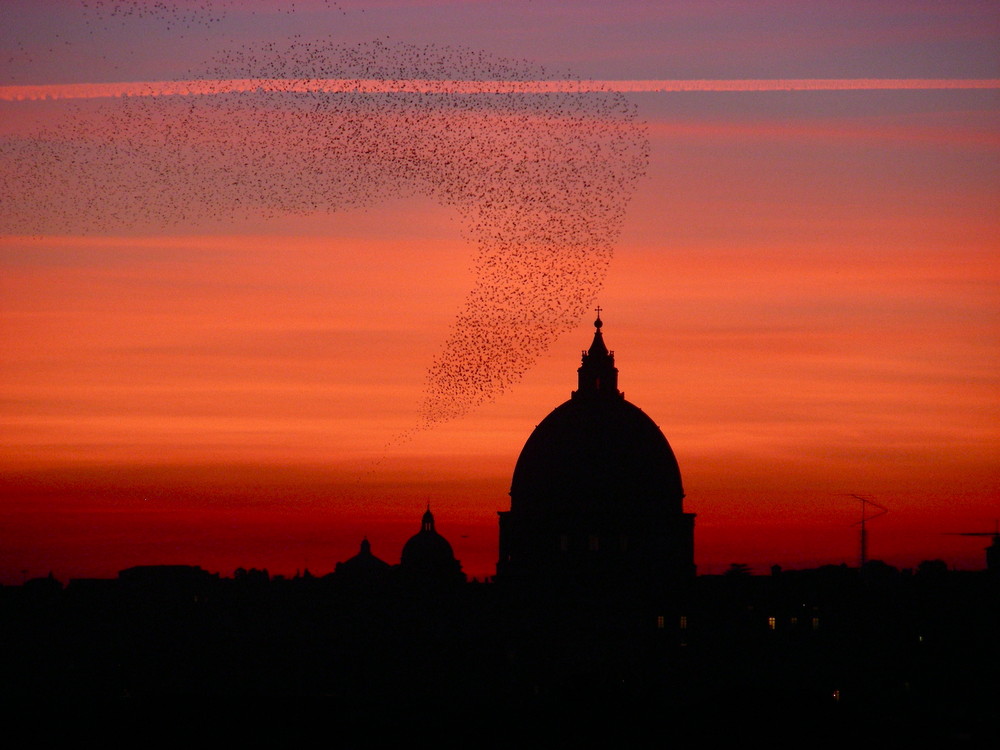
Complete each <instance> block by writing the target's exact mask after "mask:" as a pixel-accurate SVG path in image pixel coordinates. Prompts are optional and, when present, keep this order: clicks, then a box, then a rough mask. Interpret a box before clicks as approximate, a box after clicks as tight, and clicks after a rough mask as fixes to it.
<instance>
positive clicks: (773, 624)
mask: <svg viewBox="0 0 1000 750" xmlns="http://www.w3.org/2000/svg"><path fill="white" fill-rule="evenodd" d="M777 624H778V623H777V621H776V620H775V619H774V618H773V617H768V618H767V627H768V628H770V629H771V630H774V629H775V627H777Z"/></svg>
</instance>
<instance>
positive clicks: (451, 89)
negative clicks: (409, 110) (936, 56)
mask: <svg viewBox="0 0 1000 750" xmlns="http://www.w3.org/2000/svg"><path fill="white" fill-rule="evenodd" d="M942 89H943V90H949V89H1000V79H998V78H964V79H948V78H777V79H745V80H708V79H704V80H695V79H692V80H651V81H574V80H547V81H459V80H445V81H442V80H421V79H407V80H380V79H350V78H319V79H291V78H233V79H218V80H209V79H195V80H187V81H134V82H116V83H56V84H45V85H37V86H0V101H33V100H42V99H101V98H112V97H125V96H139V97H142V96H191V95H210V94H229V93H241V92H288V93H334V94H335V93H372V94H392V93H418V94H548V93H568V94H573V93H592V92H605V93H606V92H615V93H677V92H685V91H720V92H725V91H736V92H740V91H744V92H761V91H872V90H889V91H892V90H900V91H902V90H942Z"/></svg>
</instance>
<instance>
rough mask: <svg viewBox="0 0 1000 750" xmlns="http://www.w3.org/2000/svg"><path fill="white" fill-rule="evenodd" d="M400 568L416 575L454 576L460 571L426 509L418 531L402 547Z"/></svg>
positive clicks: (451, 551)
mask: <svg viewBox="0 0 1000 750" xmlns="http://www.w3.org/2000/svg"><path fill="white" fill-rule="evenodd" d="M399 562H400V566H401V567H402V568H403V569H404V570H408V571H411V572H415V573H418V574H454V573H458V572H459V571H461V563H459V562H458V560H456V559H455V553H454V551H453V550H452V548H451V544H450V543H449V542H448V540H447V539H445V538H444V537H443V536H441V535H440V534H439V533H437V531H436V530H435V529H434V516H433V515H432V514H431V511H430V509H429V508H428V510H427V512H426V513H424V517H423V519H422V520H421V524H420V531H419V532H417V533H416V534H414V535H413V536H412V537H410V539H409V541H407V542H406V544H404V545H403V553H402V555H401V557H400V561H399Z"/></svg>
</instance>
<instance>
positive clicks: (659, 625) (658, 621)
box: [656, 615, 664, 630]
mask: <svg viewBox="0 0 1000 750" xmlns="http://www.w3.org/2000/svg"><path fill="white" fill-rule="evenodd" d="M663 624H664V620H663V615H659V616H658V617H657V618H656V627H657V628H659V629H660V630H663Z"/></svg>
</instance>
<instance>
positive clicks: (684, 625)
mask: <svg viewBox="0 0 1000 750" xmlns="http://www.w3.org/2000/svg"><path fill="white" fill-rule="evenodd" d="M687 629H688V618H687V615H681V630H687Z"/></svg>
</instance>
